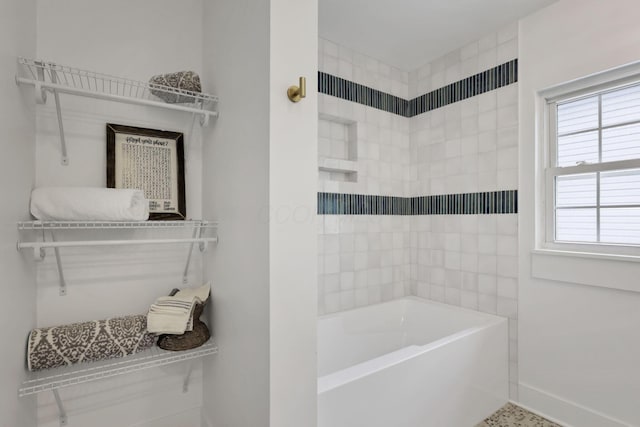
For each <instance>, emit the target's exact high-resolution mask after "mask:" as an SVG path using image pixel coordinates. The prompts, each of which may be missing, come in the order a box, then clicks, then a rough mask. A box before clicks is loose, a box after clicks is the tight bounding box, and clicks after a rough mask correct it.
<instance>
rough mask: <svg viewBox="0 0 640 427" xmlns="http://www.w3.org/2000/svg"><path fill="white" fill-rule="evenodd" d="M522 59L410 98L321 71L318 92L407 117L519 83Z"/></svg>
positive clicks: (319, 72)
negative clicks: (519, 65)
mask: <svg viewBox="0 0 640 427" xmlns="http://www.w3.org/2000/svg"><path fill="white" fill-rule="evenodd" d="M517 81H518V59H517V58H516V59H513V60H511V61H509V62H505V63H504V64H501V65H498V66H496V67H493V68H490V69H488V70H485V71H482V72H480V73H478V74H475V75H473V76H470V77H467V78H464V79H462V80H459V81H457V82H454V83H451V84H448V85H446V86H444V87H441V88H439V89H436V90H433V91H431V92H429V93H425V94H424V95H421V96H418V97H417V98H413V99H412V100H406V99H403V98H400V97H397V96H395V95H391V94H389V93H386V92H382V91H380V90H377V89H373V88H370V87H368V86H364V85H361V84H359V83H355V82H352V81H349V80H346V79H343V78H341V77H336V76H333V75H331V74H327V73H323V72H322V71H318V92H320V93H324V94H326V95H332V96H335V97H338V98H341V99H344V100H347V101H352V102H357V103H358V104H362V105H367V106H369V107H373V108H377V109H378V110H383V111H386V112H389V113H393V114H397V115H400V116H403V117H414V116H417V115H419V114H422V113H426V112H428V111H431V110H435V109H436V108H441V107H444V106H446V105H449V104H453V103H455V102H459V101H463V100H465V99H468V98H471V97H473V96H476V95H481V94H483V93H485V92H490V91H492V90H496V89H499V88H501V87H504V86H507V85H510V84H513V83H516V82H517Z"/></svg>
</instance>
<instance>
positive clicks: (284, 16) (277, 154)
mask: <svg viewBox="0 0 640 427" xmlns="http://www.w3.org/2000/svg"><path fill="white" fill-rule="evenodd" d="M317 52H318V2H317V1H316V0H311V1H304V2H301V1H298V0H271V11H270V50H269V53H270V75H269V77H270V102H269V115H270V128H269V131H270V141H269V208H270V209H269V210H270V216H269V280H270V284H269V300H270V316H269V329H270V342H269V345H270V356H269V360H270V371H269V373H270V393H269V397H270V417H269V419H270V424H269V425H271V426H273V427H276V426H277V427H298V426H309V427H313V426H315V425H316V406H317V403H316V402H317V388H316V381H317V356H316V348H317V342H316V335H317V331H316V315H317V307H318V302H317V289H318V287H317V281H316V277H317V264H316V263H317V253H318V252H317V234H316V233H317V231H316V217H317V215H316V212H317V208H316V194H315V191H314V190H315V188H316V182H317V168H318V161H317V150H318V148H317V147H318V144H317V135H318V98H317V90H316V88H317V87H318V83H317V71H318V55H317ZM298 76H306V78H307V97H306V98H305V99H302V100H301V101H300V102H299V103H297V104H295V103H292V102H291V101H289V99H288V97H287V96H286V92H287V90H286V89H287V88H288V87H289V86H291V85H294V84H295V85H297V84H298V83H297V81H298Z"/></svg>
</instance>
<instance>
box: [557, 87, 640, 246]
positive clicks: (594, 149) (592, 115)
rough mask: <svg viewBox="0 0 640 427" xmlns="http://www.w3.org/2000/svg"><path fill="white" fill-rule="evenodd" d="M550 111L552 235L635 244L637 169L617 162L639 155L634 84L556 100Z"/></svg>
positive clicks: (639, 206)
mask: <svg viewBox="0 0 640 427" xmlns="http://www.w3.org/2000/svg"><path fill="white" fill-rule="evenodd" d="M550 111H552V112H553V113H555V120H554V121H552V123H554V124H555V130H554V134H555V135H552V139H551V140H552V141H554V142H555V146H554V147H553V149H552V150H551V152H552V153H553V156H554V158H553V159H552V160H553V162H552V168H551V171H550V173H552V174H553V175H552V176H553V183H554V184H553V187H552V189H553V194H554V195H555V197H554V198H553V202H554V203H553V213H554V224H555V228H554V234H553V237H554V240H555V241H558V242H567V243H568V242H574V243H594V244H623V245H640V169H627V170H625V169H623V168H621V167H620V166H627V168H629V167H631V168H634V167H637V166H634V165H633V164H632V161H633V160H637V159H640V84H637V83H636V84H635V85H633V86H627V87H623V88H615V89H611V90H608V91H603V92H600V93H597V94H593V95H589V96H587V97H584V98H581V99H577V100H576V99H574V100H571V101H567V102H557V103H556V108H553V109H551V110H550ZM616 162H618V164H616ZM630 163H631V164H630ZM599 164H600V165H602V167H594V166H591V167H586V168H583V166H587V165H599ZM567 167H569V168H567ZM554 169H555V170H554ZM594 169H595V171H594ZM581 172H582V173H581Z"/></svg>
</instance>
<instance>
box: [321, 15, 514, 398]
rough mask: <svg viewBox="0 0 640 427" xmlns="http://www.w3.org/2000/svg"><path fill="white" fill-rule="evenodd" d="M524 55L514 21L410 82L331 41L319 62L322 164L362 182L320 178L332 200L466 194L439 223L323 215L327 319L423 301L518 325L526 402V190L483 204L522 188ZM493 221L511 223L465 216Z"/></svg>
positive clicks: (433, 216)
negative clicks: (521, 238)
mask: <svg viewBox="0 0 640 427" xmlns="http://www.w3.org/2000/svg"><path fill="white" fill-rule="evenodd" d="M517 45H518V41H517V24H515V23H514V24H513V25H511V26H509V27H507V28H504V29H503V30H501V31H499V32H497V33H493V34H489V35H487V36H486V37H483V38H482V39H480V40H477V41H475V42H473V43H470V44H468V45H467V46H464V47H462V48H460V49H457V50H455V51H452V52H449V53H448V54H446V55H445V56H443V57H442V58H438V59H436V60H435V61H433V62H431V63H429V64H426V65H425V66H423V67H420V68H419V69H417V70H413V71H412V72H410V73H406V72H404V71H402V70H397V69H394V68H393V67H391V66H389V65H387V64H383V63H381V62H379V61H377V60H375V59H373V58H369V57H366V56H364V55H361V54H359V53H357V52H353V51H351V50H349V49H347V48H343V47H341V46H337V45H336V44H334V43H331V42H329V41H326V40H320V52H319V64H320V71H321V76H320V77H321V79H320V80H321V83H320V85H321V92H323V93H321V94H320V95H319V111H320V126H319V127H320V130H319V133H320V134H319V156H320V159H319V160H320V164H323V161H325V158H326V157H327V156H329V157H341V158H342V159H344V160H347V162H346V163H345V164H344V165H343V166H344V167H345V168H348V169H349V170H350V171H352V172H350V174H349V175H347V174H343V173H336V172H335V171H333V170H329V171H327V170H324V171H321V172H319V187H318V189H319V192H321V193H323V195H321V197H325V200H330V199H331V194H325V193H343V194H344V193H346V194H361V195H382V196H396V197H398V198H409V197H419V196H427V195H460V194H464V195H467V196H460V197H459V198H456V197H452V199H453V203H454V204H456V203H458V201H457V200H458V199H459V200H464V203H463V202H460V203H463V205H464V206H458V205H454V206H451V205H449V206H437V208H436V209H431V208H430V209H429V213H430V214H428V215H424V213H425V211H424V210H423V209H421V208H419V207H413V209H410V212H409V213H408V214H407V212H404V211H403V214H402V215H386V214H385V215H367V214H364V215H344V214H339V215H320V216H319V233H320V239H319V245H320V247H319V267H320V268H319V274H320V277H319V280H318V283H319V313H321V314H322V313H330V312H335V311H340V310H345V309H349V308H353V307H358V306H362V305H368V304H373V303H376V302H380V301H385V300H389V299H393V298H398V297H401V296H404V295H410V294H412V295H418V296H421V297H424V298H429V299H432V300H435V301H440V302H445V303H447V304H452V305H457V306H461V307H465V308H469V309H473V310H479V311H482V312H486V313H492V314H499V315H502V316H505V317H508V318H509V344H510V345H509V348H510V381H511V391H510V392H511V397H512V398H514V399H516V398H517V395H516V386H515V384H516V383H517V293H518V283H517V263H518V262H517V230H518V223H517V214H516V212H517V196H516V198H515V200H514V199H511V195H512V194H517V191H511V192H509V197H510V198H509V201H508V204H507V205H506V207H505V206H502V207H500V206H498V208H497V209H488V210H486V209H483V208H482V205H479V204H477V203H479V202H478V200H480V199H482V198H483V197H484V200H485V202H486V203H485V206H486V204H487V203H488V204H491V203H493V195H492V194H494V193H493V192H495V191H502V190H517V188H518V164H517V162H518V152H517V143H518V141H517V134H518V107H517V103H518V84H517V56H518V51H517ZM501 64H505V65H503V66H502V67H499V70H498V69H497V68H496V67H498V66H500V65H501ZM487 70H492V71H491V72H489V73H484V74H483V75H481V76H480V75H479V74H478V73H483V72H485V71H487ZM478 76H480V77H478ZM470 77H471V78H470ZM456 82H459V84H457V85H455V86H450V87H449V88H447V86H448V85H451V84H453V83H456ZM470 86H471V87H470ZM443 88H444V89H443ZM449 89H450V90H449ZM377 91H379V92H382V94H380V93H379V92H377ZM326 93H332V95H328V94H326ZM429 93H431V94H430V96H426V97H422V98H420V97H421V96H422V95H424V94H429ZM333 95H335V96H333ZM416 98H418V99H417V100H416ZM421 99H422V100H423V101H424V102H423V103H422V104H420V102H421V101H420V100H421ZM412 100H415V101H412ZM404 103H406V105H405V104H404ZM349 129H351V135H349V134H348V132H349ZM345 132H347V133H345ZM349 138H351V140H350V141H347V142H346V143H345V140H348V139H349ZM345 144H351V146H350V147H351V149H350V150H349V149H348V148H346V147H349V146H348V145H345ZM332 150H333V151H332ZM345 150H346V151H345ZM329 163H331V161H330V162H329ZM334 163H335V162H333V163H331V164H334ZM354 170H355V172H353V171H354ZM479 193H480V194H479ZM345 199H346V198H344V197H338V196H337V197H336V198H335V200H334V202H333V203H334V205H333V206H331V209H328V210H326V212H329V211H331V212H336V211H337V212H340V211H341V209H342V208H341V207H340V206H336V205H337V204H341V203H342V204H343V203H344V200H345ZM380 199H382V198H379V199H378V201H375V202H373V203H381V202H380V201H379V200H380ZM336 200H339V202H336ZM401 200H406V199H401ZM365 202H366V201H365ZM349 203H350V202H349ZM401 203H404V202H401ZM483 203H484V202H483ZM470 204H473V206H471V207H472V208H473V209H468V207H469V205H470ZM492 206H493V205H492ZM494 207H495V206H494ZM351 208H352V207H349V206H348V207H347V209H351ZM376 209H377V211H378V212H385V213H387V212H389V211H392V212H396V210H395V209H391V210H389V209H388V207H387V206H383V209H380V207H377V208H375V209H374V210H376ZM358 210H360V209H359V208H358V209H356V211H358ZM365 211H367V212H369V211H371V209H365ZM483 211H484V212H506V213H501V214H486V213H485V214H468V213H467V214H464V215H457V214H454V213H458V212H483ZM361 213H362V212H361Z"/></svg>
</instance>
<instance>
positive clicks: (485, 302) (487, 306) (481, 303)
mask: <svg viewBox="0 0 640 427" xmlns="http://www.w3.org/2000/svg"><path fill="white" fill-rule="evenodd" d="M478 310H480V311H481V312H483V313H489V314H497V311H498V297H496V296H493V295H483V294H480V295H478Z"/></svg>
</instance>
